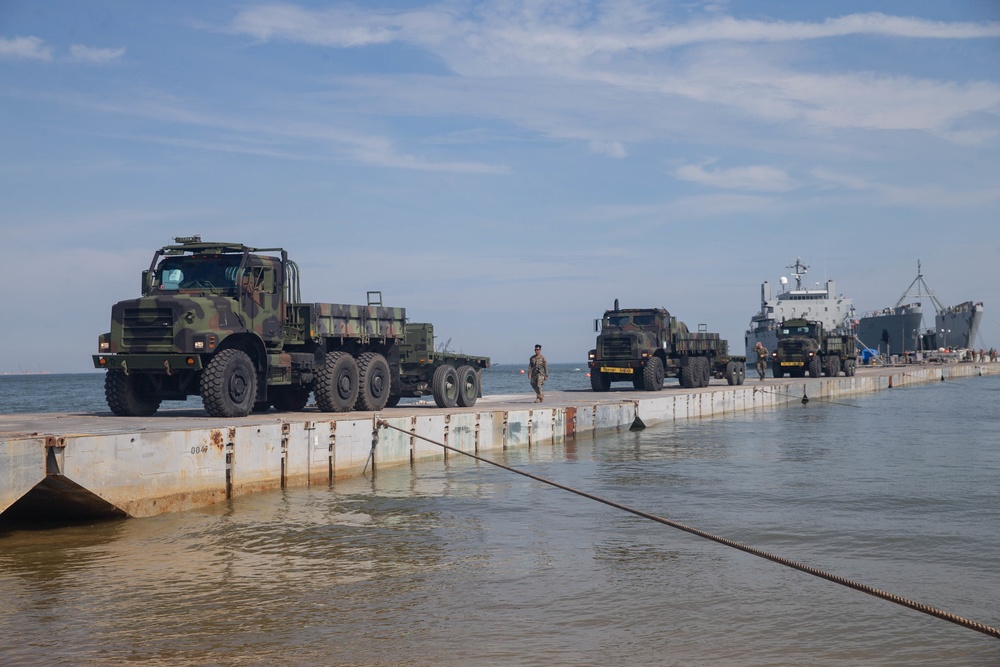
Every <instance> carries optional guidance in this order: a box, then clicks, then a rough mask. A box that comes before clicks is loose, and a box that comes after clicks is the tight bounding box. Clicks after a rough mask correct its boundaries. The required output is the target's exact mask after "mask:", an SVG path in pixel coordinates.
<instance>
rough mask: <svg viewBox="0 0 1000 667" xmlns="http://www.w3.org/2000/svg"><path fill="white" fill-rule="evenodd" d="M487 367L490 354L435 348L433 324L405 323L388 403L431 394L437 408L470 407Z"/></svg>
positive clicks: (478, 392) (480, 389)
mask: <svg viewBox="0 0 1000 667" xmlns="http://www.w3.org/2000/svg"><path fill="white" fill-rule="evenodd" d="M489 367H490V358H489V357H479V356H472V355H467V354H463V353H461V352H450V351H447V350H441V351H437V350H435V347H434V325H433V324H429V323H426V322H419V323H412V322H411V323H407V325H406V337H405V338H404V340H403V343H402V344H401V345H400V347H399V380H400V383H399V384H400V387H399V391H398V392H396V393H394V394H392V395H391V396H390V397H389V405H390V406H393V405H396V404H397V403H398V402H399V399H400V398H401V397H412V398H418V397H420V396H426V395H432V396H433V397H434V402H435V404H437V406H438V407H440V408H453V407H455V406H456V405H458V406H461V407H463V408H467V407H472V406H473V405H475V404H476V398H478V397H480V396H482V386H483V381H482V378H483V369H484V368H489Z"/></svg>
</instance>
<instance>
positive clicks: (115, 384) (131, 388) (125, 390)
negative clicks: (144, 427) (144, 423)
mask: <svg viewBox="0 0 1000 667" xmlns="http://www.w3.org/2000/svg"><path fill="white" fill-rule="evenodd" d="M145 385H146V380H145V378H143V377H142V376H141V375H139V374H138V373H132V374H131V375H125V371H120V370H115V369H109V370H108V373H107V375H105V376H104V398H105V399H107V401H108V407H109V408H111V412H113V413H115V414H116V415H118V416H119V417H149V416H150V415H153V414H156V411H157V410H159V408H160V399H159V398H156V397H154V396H151V395H150V392H149V391H147V390H146V388H145Z"/></svg>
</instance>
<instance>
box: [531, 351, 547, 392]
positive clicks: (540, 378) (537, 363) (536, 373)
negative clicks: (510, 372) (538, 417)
mask: <svg viewBox="0 0 1000 667" xmlns="http://www.w3.org/2000/svg"><path fill="white" fill-rule="evenodd" d="M528 379H529V380H531V388H532V389H534V390H535V403H541V402H542V401H543V400H545V394H543V393H542V385H543V384H545V381H546V380H548V379H549V365H548V364H547V363H546V362H545V357H543V356H542V346H541V345H536V346H535V356H533V357H531V358H530V359H528Z"/></svg>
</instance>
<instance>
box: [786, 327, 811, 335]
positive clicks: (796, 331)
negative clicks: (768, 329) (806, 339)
mask: <svg viewBox="0 0 1000 667" xmlns="http://www.w3.org/2000/svg"><path fill="white" fill-rule="evenodd" d="M815 328H816V327H814V326H801V327H784V328H783V329H782V330H781V334H782V335H783V336H811V335H812V334H813V333H814V330H815Z"/></svg>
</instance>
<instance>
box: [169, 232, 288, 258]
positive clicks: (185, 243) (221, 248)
mask: <svg viewBox="0 0 1000 667" xmlns="http://www.w3.org/2000/svg"><path fill="white" fill-rule="evenodd" d="M174 242H175V243H176V245H167V246H163V248H161V252H162V253H163V254H164V255H181V254H184V253H191V254H195V255H198V254H204V255H222V254H233V253H238V254H243V253H244V252H284V251H283V250H282V249H281V248H251V247H249V246H245V245H243V244H242V243H226V242H221V241H202V240H201V237H200V236H178V237H175V238H174Z"/></svg>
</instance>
